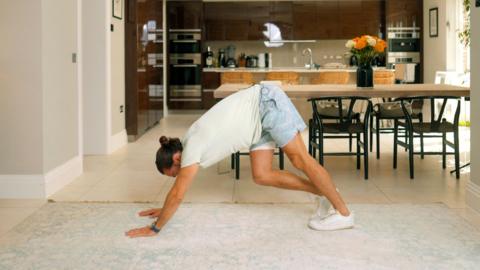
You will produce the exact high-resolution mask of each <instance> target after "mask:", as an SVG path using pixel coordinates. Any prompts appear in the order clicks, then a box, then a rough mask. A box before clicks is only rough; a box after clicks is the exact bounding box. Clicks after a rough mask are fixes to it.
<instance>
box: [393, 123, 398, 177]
mask: <svg viewBox="0 0 480 270" xmlns="http://www.w3.org/2000/svg"><path fill="white" fill-rule="evenodd" d="M394 122H395V123H394V126H393V168H394V169H396V168H397V150H398V121H397V120H394Z"/></svg>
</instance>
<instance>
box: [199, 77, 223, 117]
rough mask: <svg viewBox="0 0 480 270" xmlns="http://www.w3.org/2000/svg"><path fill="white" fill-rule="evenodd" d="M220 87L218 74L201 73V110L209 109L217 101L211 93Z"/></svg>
mask: <svg viewBox="0 0 480 270" xmlns="http://www.w3.org/2000/svg"><path fill="white" fill-rule="evenodd" d="M218 87H220V73H218V72H203V74H202V108H203V109H205V110H208V109H210V108H211V107H212V106H213V105H215V104H216V103H217V102H218V100H217V99H215V97H213V91H215V89H217V88H218Z"/></svg>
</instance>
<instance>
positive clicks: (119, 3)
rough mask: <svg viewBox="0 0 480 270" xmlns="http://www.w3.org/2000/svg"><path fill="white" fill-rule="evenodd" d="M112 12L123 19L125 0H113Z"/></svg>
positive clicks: (114, 15) (115, 16)
mask: <svg viewBox="0 0 480 270" xmlns="http://www.w3.org/2000/svg"><path fill="white" fill-rule="evenodd" d="M112 13H113V17H114V18H117V19H120V20H121V19H122V13H123V0H112Z"/></svg>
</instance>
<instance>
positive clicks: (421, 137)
mask: <svg viewBox="0 0 480 270" xmlns="http://www.w3.org/2000/svg"><path fill="white" fill-rule="evenodd" d="M418 118H419V121H420V123H423V116H422V114H420V115H419V117H418ZM423 151H425V149H424V143H423V132H420V152H421V154H420V157H421V158H422V159H424V158H425V155H424V154H423Z"/></svg>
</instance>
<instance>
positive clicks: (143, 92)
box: [125, 0, 163, 140]
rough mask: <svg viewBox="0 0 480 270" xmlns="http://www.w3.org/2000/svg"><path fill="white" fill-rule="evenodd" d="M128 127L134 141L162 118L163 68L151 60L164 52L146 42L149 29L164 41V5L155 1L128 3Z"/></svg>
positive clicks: (126, 20) (150, 42)
mask: <svg viewBox="0 0 480 270" xmlns="http://www.w3.org/2000/svg"><path fill="white" fill-rule="evenodd" d="M125 6H126V9H125V124H126V130H127V134H128V138H129V140H135V139H137V138H138V137H139V136H141V135H142V134H144V133H145V132H146V131H147V130H148V129H149V128H151V127H152V126H154V125H155V124H156V123H158V121H159V120H160V119H161V118H162V115H163V91H162V87H163V80H162V78H163V77H162V74H163V67H161V60H160V59H157V63H156V65H154V64H151V63H149V61H148V59H149V58H150V57H152V56H153V57H154V58H155V55H158V54H161V53H162V51H163V43H161V42H154V41H153V40H146V39H144V37H145V36H146V34H147V33H146V32H145V31H147V28H146V25H147V24H148V23H150V25H152V24H151V23H152V22H155V24H156V27H157V28H156V29H149V30H148V31H149V33H150V34H154V35H155V36H156V37H155V38H156V39H161V36H162V32H161V29H159V28H161V25H162V15H163V14H162V13H163V12H162V11H163V10H162V8H163V7H162V2H161V1H156V0H147V1H138V0H127V1H126V2H125Z"/></svg>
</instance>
